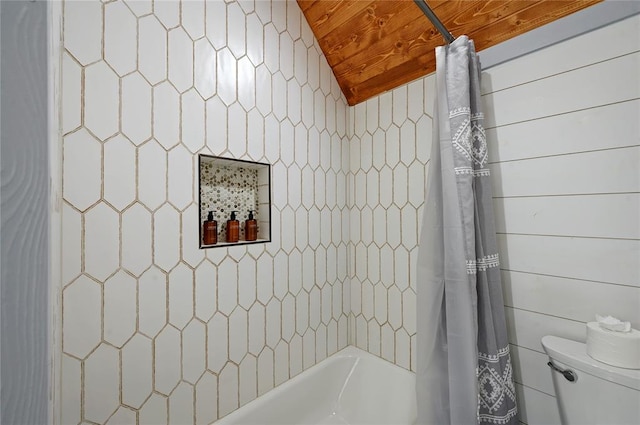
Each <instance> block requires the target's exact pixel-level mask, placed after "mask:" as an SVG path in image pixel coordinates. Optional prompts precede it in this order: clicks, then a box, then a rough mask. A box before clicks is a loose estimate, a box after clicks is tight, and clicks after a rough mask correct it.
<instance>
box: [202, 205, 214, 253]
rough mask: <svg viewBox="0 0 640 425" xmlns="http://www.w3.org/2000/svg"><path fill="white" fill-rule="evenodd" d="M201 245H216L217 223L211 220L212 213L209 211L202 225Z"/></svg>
mask: <svg viewBox="0 0 640 425" xmlns="http://www.w3.org/2000/svg"><path fill="white" fill-rule="evenodd" d="M202 243H203V244H204V245H215V244H217V243H218V222H217V221H215V220H214V219H213V211H209V216H208V217H207V221H205V222H204V223H203V224H202Z"/></svg>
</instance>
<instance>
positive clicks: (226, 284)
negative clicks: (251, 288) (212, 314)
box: [218, 258, 238, 315]
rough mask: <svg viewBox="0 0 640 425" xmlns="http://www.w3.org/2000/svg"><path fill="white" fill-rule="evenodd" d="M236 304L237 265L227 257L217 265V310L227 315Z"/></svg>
mask: <svg viewBox="0 0 640 425" xmlns="http://www.w3.org/2000/svg"><path fill="white" fill-rule="evenodd" d="M237 304H238V266H237V264H236V262H235V261H233V260H231V259H229V258H227V259H225V260H224V261H223V262H222V264H220V265H219V266H218V310H219V311H220V312H221V313H224V314H225V315H229V314H230V313H231V312H232V311H233V309H234V308H235V307H236V305H237Z"/></svg>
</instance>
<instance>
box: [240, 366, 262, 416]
mask: <svg viewBox="0 0 640 425" xmlns="http://www.w3.org/2000/svg"><path fill="white" fill-rule="evenodd" d="M238 372H239V379H238V381H239V384H240V385H239V388H238V395H239V401H240V406H243V405H245V404H247V403H249V402H250V401H252V400H255V399H256V397H258V373H257V372H258V360H257V359H256V358H255V357H254V356H252V355H248V356H246V357H245V358H244V360H242V363H240V368H239V371H238Z"/></svg>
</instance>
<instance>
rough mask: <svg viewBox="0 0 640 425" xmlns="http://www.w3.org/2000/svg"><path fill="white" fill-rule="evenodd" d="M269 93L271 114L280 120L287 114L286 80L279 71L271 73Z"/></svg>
mask: <svg viewBox="0 0 640 425" xmlns="http://www.w3.org/2000/svg"><path fill="white" fill-rule="evenodd" d="M271 84H272V88H271V93H272V97H273V115H275V117H276V118H277V119H278V121H282V120H283V119H284V118H285V117H286V115H287V82H286V81H285V79H284V76H283V75H282V73H281V72H277V73H275V74H274V75H273V78H272V81H271Z"/></svg>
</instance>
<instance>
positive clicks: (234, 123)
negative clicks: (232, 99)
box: [227, 102, 247, 158]
mask: <svg viewBox="0 0 640 425" xmlns="http://www.w3.org/2000/svg"><path fill="white" fill-rule="evenodd" d="M228 113H229V115H228V120H227V131H228V133H229V136H228V141H227V149H228V150H229V152H231V155H233V157H235V158H239V157H242V156H243V155H244V154H245V153H246V152H247V141H246V140H247V113H246V111H245V110H244V109H242V106H240V104H239V103H237V102H236V103H234V104H233V105H231V106H230V107H229V109H228Z"/></svg>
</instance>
